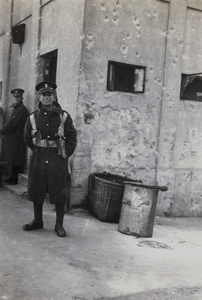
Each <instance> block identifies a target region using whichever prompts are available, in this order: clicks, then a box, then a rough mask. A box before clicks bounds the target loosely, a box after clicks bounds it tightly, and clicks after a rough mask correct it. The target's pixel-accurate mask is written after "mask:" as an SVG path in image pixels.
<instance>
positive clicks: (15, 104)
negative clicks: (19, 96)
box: [10, 101, 23, 108]
mask: <svg viewBox="0 0 202 300" xmlns="http://www.w3.org/2000/svg"><path fill="white" fill-rule="evenodd" d="M22 104H23V102H22V101H20V102H18V103H13V104H12V105H11V106H10V107H12V108H17V107H18V106H20V105H22Z"/></svg>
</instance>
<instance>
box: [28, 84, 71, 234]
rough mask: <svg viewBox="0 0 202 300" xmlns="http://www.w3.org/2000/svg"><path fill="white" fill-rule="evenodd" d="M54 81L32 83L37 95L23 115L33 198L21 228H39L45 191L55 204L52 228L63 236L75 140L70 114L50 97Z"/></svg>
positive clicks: (29, 183)
mask: <svg viewBox="0 0 202 300" xmlns="http://www.w3.org/2000/svg"><path fill="white" fill-rule="evenodd" d="M56 87H57V85H56V84H55V83H53V82H41V83H39V84H38V85H37V86H36V90H37V91H38V92H39V95H40V99H39V101H40V102H39V105H38V108H39V110H37V111H36V112H34V113H33V114H31V115H30V117H29V118H28V119H27V123H26V126H25V133H24V141H25V143H26V144H27V146H28V147H29V148H30V149H31V150H32V156H31V159H30V167H29V177H28V200H30V201H31V202H33V209H34V220H33V221H32V222H30V223H29V224H25V225H24V226H23V229H24V230H25V231H30V230H35V229H42V228H43V203H44V199H45V196H46V193H49V199H50V203H51V204H55V209H56V224H55V232H56V234H57V235H58V236H59V237H65V236H66V231H65V229H64V227H63V219H64V213H65V203H66V201H67V197H68V185H67V184H68V158H69V157H70V156H71V155H72V154H73V152H74V150H75V148H76V143H77V138H76V136H77V132H76V129H75V128H74V125H73V122H72V118H71V116H70V115H69V114H68V113H67V112H66V111H64V110H62V108H61V106H60V105H59V104H58V103H57V102H56V101H54V100H55V89H56Z"/></svg>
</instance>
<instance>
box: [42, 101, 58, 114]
mask: <svg viewBox="0 0 202 300" xmlns="http://www.w3.org/2000/svg"><path fill="white" fill-rule="evenodd" d="M38 107H39V109H40V111H42V112H44V111H45V110H44V108H43V107H42V104H41V102H39V105H38ZM53 112H56V113H57V114H60V113H62V108H61V106H60V105H59V104H58V103H57V102H53V110H51V111H50V113H53Z"/></svg>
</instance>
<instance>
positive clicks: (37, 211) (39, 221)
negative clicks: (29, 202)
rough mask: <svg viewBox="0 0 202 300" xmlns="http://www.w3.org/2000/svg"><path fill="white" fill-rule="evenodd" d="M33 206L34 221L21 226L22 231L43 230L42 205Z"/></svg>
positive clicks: (35, 204)
mask: <svg viewBox="0 0 202 300" xmlns="http://www.w3.org/2000/svg"><path fill="white" fill-rule="evenodd" d="M33 206H34V220H32V221H31V222H30V223H28V224H25V225H24V226H23V230H25V231H31V230H35V229H42V228H43V204H41V203H33Z"/></svg>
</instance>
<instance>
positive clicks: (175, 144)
mask: <svg viewBox="0 0 202 300" xmlns="http://www.w3.org/2000/svg"><path fill="white" fill-rule="evenodd" d="M201 20H202V18H201V6H200V3H199V2H197V1H182V0H177V1H156V0H154V1H138V0H133V1H115V0H114V1H101V0H100V1H86V6H85V18H84V38H83V45H82V60H81V69H80V89H79V99H78V115H77V124H78V125H77V126H78V128H79V132H80V140H79V145H78V151H77V153H76V157H75V165H76V166H77V164H78V168H77V175H78V176H77V178H78V180H76V182H75V186H76V183H77V186H78V194H77V199H79V196H78V195H79V193H80V199H81V196H82V192H81V191H82V189H83V194H85V192H84V191H85V189H87V181H86V180H85V178H86V176H87V174H88V173H89V172H95V171H96V172H103V171H106V172H110V173H115V174H119V175H126V176H129V177H131V178H133V179H141V180H142V181H143V182H145V183H151V184H153V183H158V184H160V185H166V186H168V188H169V190H168V191H167V192H165V193H161V192H160V193H159V198H158V199H159V201H158V205H157V214H159V215H165V216H201V209H202V197H201V193H200V182H201V180H200V179H201V166H200V161H201V157H200V153H201V150H200V148H201V146H200V144H201V142H200V140H201V136H200V131H201V122H200V115H201V113H200V110H201V103H193V102H191V101H182V100H180V86H181V74H182V73H196V72H201V69H200V65H201V64H200V62H201V55H200V53H201V46H202V41H201V38H200V34H199V30H200V28H201ZM193 33H194V34H193ZM196 36H197V38H196ZM109 60H112V61H117V62H122V63H128V64H132V65H140V66H145V67H146V81H145V93H144V94H129V93H120V92H111V91H108V90H107V88H106V87H107V67H108V61H109ZM89 157H90V158H91V159H90V160H89ZM81 161H82V164H81ZM89 161H90V163H89ZM79 167H80V170H79ZM75 172H76V171H75ZM79 180H80V181H79Z"/></svg>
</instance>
